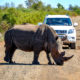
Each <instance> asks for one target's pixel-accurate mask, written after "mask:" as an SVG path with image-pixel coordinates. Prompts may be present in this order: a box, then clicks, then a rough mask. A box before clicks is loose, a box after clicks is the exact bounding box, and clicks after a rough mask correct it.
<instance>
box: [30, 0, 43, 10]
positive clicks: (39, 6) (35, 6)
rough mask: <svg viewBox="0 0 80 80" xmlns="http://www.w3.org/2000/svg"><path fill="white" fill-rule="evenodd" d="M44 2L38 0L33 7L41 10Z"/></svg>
mask: <svg viewBox="0 0 80 80" xmlns="http://www.w3.org/2000/svg"><path fill="white" fill-rule="evenodd" d="M43 7H44V6H43V3H42V2H41V1H38V2H37V3H33V5H32V6H31V8H33V9H36V10H41V9H42V8H43Z"/></svg>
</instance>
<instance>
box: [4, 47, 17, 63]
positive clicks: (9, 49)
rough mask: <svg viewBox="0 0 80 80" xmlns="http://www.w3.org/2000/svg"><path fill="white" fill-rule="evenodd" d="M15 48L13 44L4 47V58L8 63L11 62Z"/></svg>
mask: <svg viewBox="0 0 80 80" xmlns="http://www.w3.org/2000/svg"><path fill="white" fill-rule="evenodd" d="M15 50H16V48H15V47H14V46H11V47H6V50H5V57H4V60H5V61H6V62H9V63H13V61H12V57H13V54H14V51H15Z"/></svg>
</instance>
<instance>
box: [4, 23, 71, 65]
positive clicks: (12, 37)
mask: <svg viewBox="0 0 80 80" xmlns="http://www.w3.org/2000/svg"><path fill="white" fill-rule="evenodd" d="M57 40H59V38H58V36H57V34H56V32H55V31H54V30H53V29H52V28H51V27H50V26H48V25H46V24H43V25H41V26H36V25H32V24H26V25H15V26H14V27H13V28H11V29H9V30H8V31H6V33H5V36H4V41H5V57H4V60H5V61H6V62H9V63H13V61H12V57H13V54H14V52H15V50H16V49H20V50H23V51H26V52H27V51H34V59H33V62H32V63H33V64H39V62H38V57H39V53H40V52H41V51H42V50H44V51H45V52H46V55H47V59H48V61H49V62H48V64H52V63H51V60H50V57H49V53H51V55H52V58H53V59H54V61H55V63H56V64H58V65H62V64H63V62H64V60H68V58H72V56H71V57H68V58H64V57H63V56H64V55H65V53H61V52H59V49H58V42H57Z"/></svg>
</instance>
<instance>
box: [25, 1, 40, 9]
mask: <svg viewBox="0 0 80 80" xmlns="http://www.w3.org/2000/svg"><path fill="white" fill-rule="evenodd" d="M38 1H39V0H26V1H25V3H26V6H27V7H28V8H30V7H31V6H32V5H33V3H38Z"/></svg>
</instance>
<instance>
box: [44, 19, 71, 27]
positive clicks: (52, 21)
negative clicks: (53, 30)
mask: <svg viewBox="0 0 80 80" xmlns="http://www.w3.org/2000/svg"><path fill="white" fill-rule="evenodd" d="M45 23H46V24H48V25H58V26H62V25H63V26H71V25H72V23H71V20H70V18H47V19H46V22H45Z"/></svg>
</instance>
